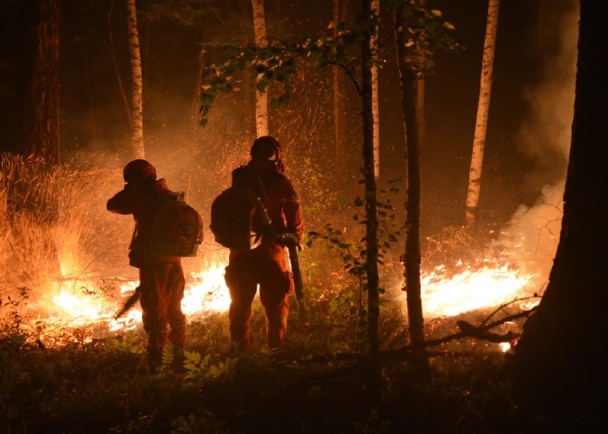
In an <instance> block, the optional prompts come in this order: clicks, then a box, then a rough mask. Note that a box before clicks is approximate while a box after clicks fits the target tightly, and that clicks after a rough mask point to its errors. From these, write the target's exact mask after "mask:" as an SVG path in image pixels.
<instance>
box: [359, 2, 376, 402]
mask: <svg viewBox="0 0 608 434" xmlns="http://www.w3.org/2000/svg"><path fill="white" fill-rule="evenodd" d="M361 10H362V16H363V17H368V18H370V17H371V16H372V10H371V0H363V1H362V2H361ZM371 66H372V52H371V35H370V34H369V33H368V34H367V35H366V37H365V40H364V41H363V43H362V44H361V99H362V103H363V173H364V176H365V216H366V225H365V248H366V252H367V257H366V264H365V266H366V273H367V296H368V299H367V309H368V313H367V321H368V322H367V329H368V333H367V334H368V341H369V351H368V356H369V363H370V365H369V379H368V386H369V388H370V391H371V392H372V393H373V392H374V391H377V390H378V389H379V387H380V357H379V354H380V341H379V337H378V324H379V317H380V293H379V279H378V215H377V205H376V201H377V188H376V178H375V176H374V120H373V117H372V71H371Z"/></svg>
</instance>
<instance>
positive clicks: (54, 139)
mask: <svg viewBox="0 0 608 434" xmlns="http://www.w3.org/2000/svg"><path fill="white" fill-rule="evenodd" d="M18 7H19V19H20V20H22V21H21V23H20V32H21V33H20V34H19V36H18V38H17V62H16V69H17V74H16V76H17V89H16V90H17V104H18V111H19V119H20V120H19V126H18V150H19V152H20V153H22V154H24V155H30V154H34V155H39V156H42V157H44V159H45V160H46V161H47V162H48V163H51V164H57V163H59V1H58V0H28V1H20V2H19V6H18Z"/></svg>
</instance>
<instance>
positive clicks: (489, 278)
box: [421, 264, 536, 317]
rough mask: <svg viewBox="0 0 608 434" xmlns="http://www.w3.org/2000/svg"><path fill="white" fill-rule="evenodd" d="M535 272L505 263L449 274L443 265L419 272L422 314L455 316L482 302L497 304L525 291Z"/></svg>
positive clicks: (480, 305) (468, 267)
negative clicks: (522, 270)
mask: <svg viewBox="0 0 608 434" xmlns="http://www.w3.org/2000/svg"><path fill="white" fill-rule="evenodd" d="M535 277H536V276H535V275H534V274H527V275H526V274H521V273H520V272H519V271H518V270H517V269H513V268H512V267H511V266H510V265H509V264H502V265H500V264H498V265H496V264H494V265H493V266H490V265H484V266H482V267H480V268H477V269H473V268H472V267H471V266H467V267H466V268H465V269H464V270H463V271H461V272H459V273H457V274H453V275H451V276H450V275H449V274H448V272H447V270H446V267H445V266H444V265H442V266H439V267H436V268H435V269H434V270H433V271H432V272H430V273H428V274H426V275H423V276H421V287H422V300H423V307H424V311H425V315H428V316H431V317H439V316H455V315H459V314H461V313H464V312H469V311H472V310H475V309H480V308H483V307H486V306H498V305H500V304H503V303H507V302H509V301H512V300H513V299H515V298H517V297H518V296H521V295H522V294H523V293H525V292H526V288H527V287H529V285H530V284H531V282H532V281H533V279H534V278H535Z"/></svg>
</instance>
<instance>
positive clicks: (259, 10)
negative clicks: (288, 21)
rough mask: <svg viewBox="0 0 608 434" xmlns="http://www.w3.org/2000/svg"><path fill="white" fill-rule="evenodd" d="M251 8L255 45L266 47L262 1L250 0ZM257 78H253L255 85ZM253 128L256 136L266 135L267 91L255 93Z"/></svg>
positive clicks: (266, 38)
mask: <svg viewBox="0 0 608 434" xmlns="http://www.w3.org/2000/svg"><path fill="white" fill-rule="evenodd" d="M251 6H252V8H253V32H254V35H255V43H256V45H258V46H260V47H264V46H266V45H268V36H267V33H266V17H265V15H264V0H251ZM258 80H259V77H256V78H255V82H256V85H257V83H258ZM255 127H256V132H257V136H258V137H260V136H266V135H268V89H266V90H265V91H264V92H261V91H259V90H257V89H256V93H255Z"/></svg>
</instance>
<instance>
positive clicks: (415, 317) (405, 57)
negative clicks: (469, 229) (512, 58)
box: [396, 2, 430, 375]
mask: <svg viewBox="0 0 608 434" xmlns="http://www.w3.org/2000/svg"><path fill="white" fill-rule="evenodd" d="M419 3H420V4H421V5H422V2H419ZM396 21H397V28H398V29H399V31H398V32H397V35H396V43H397V59H398V65H399V76H400V80H401V109H402V113H403V123H404V125H405V136H406V137H405V142H406V144H405V159H406V163H407V178H406V179H407V200H406V204H405V207H406V211H407V217H406V219H407V220H406V234H405V235H406V240H405V254H404V264H405V271H404V278H405V287H404V289H405V290H406V291H407V313H408V321H409V332H410V339H411V343H412V345H414V346H420V347H419V348H420V349H418V350H416V352H415V354H414V356H415V357H414V359H413V360H414V363H415V365H416V367H417V369H418V372H419V373H420V374H422V375H428V374H429V373H430V367H429V361H428V357H427V355H426V351H425V350H424V348H422V344H423V343H424V315H423V310H422V296H421V292H422V288H421V282H420V263H421V257H422V255H421V248H420V196H421V190H422V187H421V184H422V181H421V178H422V177H421V171H420V147H421V145H422V137H423V131H424V111H423V104H422V102H423V100H424V79H423V77H422V75H420V74H417V73H416V72H415V71H414V70H413V69H412V67H411V65H410V62H418V63H420V62H422V61H423V59H416V58H415V57H414V56H417V55H416V54H415V53H410V52H409V50H408V49H407V48H406V46H405V43H404V41H405V40H406V37H405V35H404V29H406V28H407V23H406V22H405V21H404V18H403V15H402V13H401V12H398V13H397V17H396Z"/></svg>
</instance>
